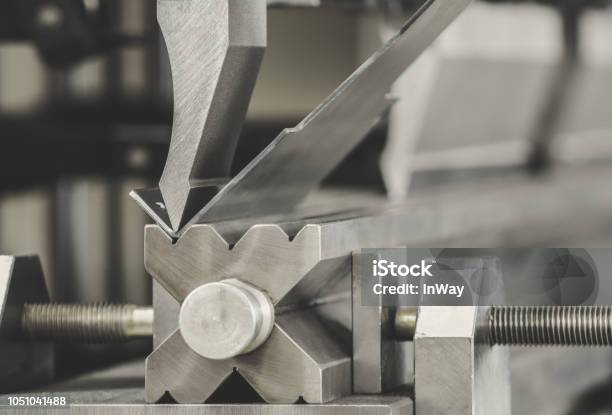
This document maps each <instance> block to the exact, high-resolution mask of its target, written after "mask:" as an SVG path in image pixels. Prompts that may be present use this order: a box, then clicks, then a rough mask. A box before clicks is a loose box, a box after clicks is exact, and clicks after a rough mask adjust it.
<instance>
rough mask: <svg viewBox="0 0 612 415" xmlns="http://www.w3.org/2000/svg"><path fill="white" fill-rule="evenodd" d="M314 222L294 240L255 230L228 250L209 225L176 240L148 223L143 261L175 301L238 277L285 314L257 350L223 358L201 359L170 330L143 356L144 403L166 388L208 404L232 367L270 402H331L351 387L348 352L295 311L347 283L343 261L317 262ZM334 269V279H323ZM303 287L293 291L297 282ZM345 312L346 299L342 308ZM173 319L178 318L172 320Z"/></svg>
mask: <svg viewBox="0 0 612 415" xmlns="http://www.w3.org/2000/svg"><path fill="white" fill-rule="evenodd" d="M317 242H318V232H317V229H316V227H312V228H311V229H305V230H304V231H303V232H302V233H301V235H298V236H296V237H295V238H294V239H293V240H292V241H290V240H289V238H288V236H287V234H285V233H284V232H283V231H282V230H281V229H280V228H279V227H277V226H259V227H255V228H253V229H252V230H251V231H250V232H249V233H248V234H247V235H245V236H244V237H243V238H242V240H241V241H240V242H238V243H237V244H236V245H235V246H233V247H232V249H230V247H229V245H228V243H227V242H226V241H225V240H224V239H223V238H221V237H220V236H219V234H218V233H217V232H216V231H215V230H214V229H213V228H212V227H210V226H206V225H203V226H194V227H191V228H190V230H189V232H187V233H186V234H185V235H184V237H183V238H181V239H180V240H179V241H178V242H177V243H176V244H173V243H172V241H171V240H170V239H169V238H168V236H167V235H166V233H164V232H163V231H162V230H161V229H159V228H158V227H153V226H150V227H147V229H146V243H145V266H146V268H147V270H148V272H149V273H150V274H151V275H153V276H154V277H155V279H156V280H157V282H159V283H160V285H161V286H163V287H164V288H165V289H166V290H167V291H168V292H169V293H170V294H171V295H172V296H173V297H174V298H175V300H176V301H178V302H182V301H183V300H184V298H185V297H186V296H187V295H189V294H190V293H191V292H193V291H194V290H195V289H196V288H198V287H200V286H201V285H203V284H206V283H213V282H218V281H222V280H227V279H230V278H239V279H242V280H243V281H244V282H248V283H249V284H252V285H254V286H255V287H257V288H258V289H260V290H262V291H265V292H266V293H267V294H268V295H269V297H270V299H271V301H272V302H273V303H274V305H275V307H276V308H277V310H276V311H277V314H278V313H279V312H280V310H279V308H281V307H283V308H284V309H283V311H282V312H283V313H282V314H280V315H277V316H276V321H275V325H274V328H273V330H272V333H271V335H270V337H269V338H268V340H267V341H266V342H265V343H263V344H262V345H261V346H260V347H259V348H258V349H256V350H254V351H253V352H251V353H248V354H246V355H241V356H238V357H236V358H233V359H226V360H222V361H218V360H210V359H205V358H203V357H201V356H200V355H199V354H198V353H196V352H195V351H193V349H192V348H191V347H189V346H188V345H187V344H186V343H185V341H184V339H183V336H182V335H181V330H179V329H178V328H175V329H174V332H173V333H171V334H169V336H168V337H167V338H166V339H165V341H164V342H162V343H161V344H160V345H159V346H158V347H157V348H156V350H155V351H154V352H153V353H152V354H151V355H150V356H149V358H148V359H147V385H146V387H147V400H149V401H157V400H158V399H159V398H161V396H162V395H163V394H164V392H165V391H169V392H170V393H171V394H172V396H173V397H174V398H175V399H176V400H177V401H179V402H182V403H186V402H190V403H194V402H203V401H205V400H206V399H207V398H208V397H209V396H210V395H211V394H212V393H213V392H214V391H215V390H216V389H217V388H218V386H219V385H221V384H222V383H223V381H224V380H225V379H226V378H227V377H228V376H229V375H230V374H231V373H232V371H233V370H234V368H235V370H236V371H237V372H238V373H239V374H241V375H242V376H243V377H244V378H245V379H246V380H247V381H248V382H249V383H250V384H251V385H252V386H253V387H254V389H255V390H257V392H258V393H259V394H260V395H261V396H262V397H263V398H264V399H266V400H267V401H269V402H295V401H296V400H297V399H298V398H299V397H300V396H301V397H303V398H304V399H305V400H306V401H307V402H311V403H319V402H328V401H330V400H333V399H335V398H338V397H341V396H345V395H347V394H348V393H349V391H350V357H349V355H348V353H347V352H346V351H345V348H344V347H343V346H342V345H341V344H340V343H339V342H338V341H337V340H336V339H334V338H333V336H331V337H330V336H329V335H328V334H326V333H327V332H326V329H325V326H324V325H323V324H322V322H321V321H320V319H319V318H318V317H317V315H316V313H315V312H313V311H310V310H300V311H292V309H293V307H292V305H293V304H294V303H295V302H296V301H297V300H295V297H292V293H294V292H299V293H300V295H299V301H300V302H302V301H308V300H310V299H311V298H313V297H314V296H315V295H316V294H317V293H318V292H319V291H320V290H322V289H323V288H324V287H325V285H328V284H330V283H333V282H335V281H337V280H338V278H342V277H344V278H345V279H347V280H348V275H349V272H350V271H349V268H350V267H349V264H348V263H347V261H346V260H345V259H341V260H339V261H337V260H336V261H334V260H333V259H336V258H333V259H332V258H330V260H329V261H325V260H321V259H320V255H319V245H318V243H317ZM330 271H338V276H337V277H336V278H328V277H329V274H328V273H329V272H330ZM303 284H306V285H307V287H308V288H303V289H300V290H299V291H295V289H296V286H299V285H301V286H302V287H305V285H303ZM346 313H348V314H350V304H349V306H348V307H346ZM176 324H177V323H175V325H176Z"/></svg>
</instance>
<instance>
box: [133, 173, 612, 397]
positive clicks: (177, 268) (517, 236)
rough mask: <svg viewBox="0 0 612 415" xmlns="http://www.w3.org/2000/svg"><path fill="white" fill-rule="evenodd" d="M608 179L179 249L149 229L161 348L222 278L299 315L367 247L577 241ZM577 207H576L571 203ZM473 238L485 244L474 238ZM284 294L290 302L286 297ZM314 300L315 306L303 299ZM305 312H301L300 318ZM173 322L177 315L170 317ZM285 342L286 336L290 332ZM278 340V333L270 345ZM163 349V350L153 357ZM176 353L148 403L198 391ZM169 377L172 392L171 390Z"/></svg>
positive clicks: (422, 200)
mask: <svg viewBox="0 0 612 415" xmlns="http://www.w3.org/2000/svg"><path fill="white" fill-rule="evenodd" d="M609 172H610V168H609V167H606V166H583V167H580V168H578V167H575V168H571V169H569V168H568V169H560V170H559V171H557V172H556V173H555V174H553V175H548V176H546V177H542V178H540V179H539V180H538V181H532V180H531V179H530V178H528V177H526V176H525V175H523V174H517V175H516V176H514V177H513V176H505V177H503V178H501V179H496V178H492V179H486V180H484V181H481V182H479V183H470V184H467V185H461V186H454V187H453V188H449V189H447V191H446V192H445V195H444V196H443V197H442V196H440V195H439V194H437V193H435V194H427V193H424V194H421V195H417V196H415V197H414V198H413V199H412V200H410V201H407V202H405V203H402V204H387V205H385V204H384V203H378V207H377V208H368V209H365V210H364V211H359V210H358V209H354V210H353V211H349V212H346V213H344V214H343V213H340V212H338V206H341V207H345V206H347V205H350V206H355V207H356V206H359V205H360V204H359V202H358V200H354V201H353V202H352V203H350V204H347V203H346V199H345V198H342V197H340V198H338V199H337V203H336V204H335V209H334V208H332V207H328V209H327V211H328V212H332V213H331V214H329V215H324V214H323V213H321V214H320V215H319V216H316V217H314V216H312V215H310V213H312V210H309V209H305V210H304V211H302V215H300V212H294V215H293V216H292V215H286V216H284V217H271V218H268V219H265V218H264V219H262V222H263V223H266V222H267V221H268V220H269V221H270V222H275V223H277V224H278V225H259V226H256V227H253V228H252V229H251V230H250V231H249V232H246V230H248V228H249V221H245V222H241V221H231V222H222V223H218V224H214V225H195V226H192V227H190V229H189V230H188V231H187V232H186V233H185V235H184V236H183V237H182V238H180V239H179V240H178V241H176V243H174V244H173V242H174V241H173V240H172V239H171V238H170V237H169V236H168V235H167V233H166V232H164V231H163V230H162V229H160V228H159V227H157V226H149V227H147V230H146V246H145V250H146V254H145V262H146V266H147V269H148V271H149V273H150V274H151V275H152V276H153V277H155V278H156V280H157V284H158V286H160V287H164V288H163V289H159V290H157V291H160V292H159V293H157V294H156V295H155V298H156V301H157V302H156V304H158V303H160V304H165V305H164V309H163V310H167V311H164V312H163V313H162V312H160V313H157V316H156V324H157V322H158V321H160V332H159V333H156V344H160V343H161V342H162V341H163V340H164V339H166V338H168V339H173V341H174V337H173V333H175V330H176V328H177V321H178V317H177V313H178V307H179V303H180V302H181V301H182V299H183V298H184V297H185V296H186V295H188V293H189V292H191V291H192V290H193V289H195V288H197V287H198V286H200V285H202V284H204V283H206V282H210V280H211V278H212V279H215V280H222V279H227V278H230V277H231V278H236V277H238V278H241V277H243V276H245V277H244V278H245V280H246V281H247V282H249V283H252V284H253V285H255V286H258V287H259V288H261V289H265V287H264V285H267V284H273V286H272V287H271V290H267V289H266V292H267V293H268V294H269V295H270V297H271V299H272V301H273V303H274V304H275V307H276V309H277V313H278V311H279V308H285V309H289V310H292V309H295V304H296V303H298V304H299V303H300V293H304V295H303V297H301V299H302V300H304V299H308V298H311V299H313V298H314V297H317V296H318V295H319V294H320V293H321V292H323V291H321V289H322V288H321V287H322V286H323V284H324V283H325V282H329V281H328V280H329V277H330V276H336V278H338V277H337V276H338V275H341V274H343V273H346V274H347V275H350V255H351V253H352V252H353V251H355V250H358V249H361V248H368V247H370V248H376V247H381V246H394V245H398V246H401V245H411V246H414V245H423V244H424V245H428V244H431V246H436V245H435V244H440V243H443V244H447V243H448V241H457V240H462V239H463V240H465V238H471V239H470V241H472V242H473V241H474V240H476V241H481V242H480V243H481V244H482V245H486V246H498V245H499V244H503V243H504V241H508V240H511V241H512V243H513V244H514V245H520V244H533V243H534V241H535V242H537V241H546V240H550V238H558V237H566V236H570V235H571V236H574V237H575V235H578V234H580V232H585V231H590V230H592V229H593V228H594V227H598V226H600V225H602V224H604V223H607V222H608V221H609V219H610V217H611V216H610V215H611V213H610V212H612V209H610V207H611V206H612V196H611V195H610V194H608V193H606V192H596V193H593V192H592V191H591V190H590V189H592V188H593V186H595V187H597V186H600V187H602V188H604V187H605V186H606V185H607V177H608V175H609ZM500 180H503V183H504V186H502V187H500V186H499V183H500ZM587 184H588V186H587ZM332 199H333V197H332ZM364 199H367V198H364ZM572 200H573V201H575V203H567V202H568V201H572ZM332 204H333V203H332ZM552 207H554V209H552ZM304 212H306V213H304ZM492 212H495V214H491V213H492ZM575 217H581V218H584V220H581V221H572V222H571V226H568V224H569V223H570V222H568V219H569V218H575ZM270 222H268V223H270ZM534 224H538V225H537V226H534ZM559 225H564V226H559ZM245 232H246V233H245ZM474 235H482V237H481V239H478V237H476V239H474ZM289 236H291V238H290V237H289ZM476 243H478V242H476ZM303 276H306V277H304V278H303ZM347 290H350V287H349V288H348V289H347ZM166 291H167V292H166ZM287 293H288V294H289V295H285V294H287ZM166 294H167V295H166ZM283 296H285V297H286V298H285V297H283ZM160 298H161V301H160ZM309 302H312V301H311V300H306V303H309ZM348 310H350V305H349V308H348ZM156 311H157V309H156ZM301 312H302V311H299V310H298V311H295V312H294V314H299V313H301ZM166 314H167V315H168V316H170V314H172V317H167V316H166ZM289 314H291V313H289ZM348 314H349V315H350V311H349V312H348ZM281 316H282V317H284V316H286V314H281ZM315 317H316V316H315ZM158 319H159V320H158ZM162 321H163V323H164V324H161V322H162ZM308 324H312V325H313V326H316V327H318V328H319V330H318V331H317V332H321V331H325V330H324V328H323V327H322V325H321V322H320V321H319V320H318V319H317V318H313V319H312V320H311V322H310V323H305V325H306V326H307V325H308ZM277 326H278V321H277ZM162 330H163V331H162ZM275 330H276V328H275ZM327 332H328V333H329V331H327ZM279 334H282V335H283V336H284V335H286V332H285V333H282V332H279ZM328 336H329V334H328ZM328 336H324V337H328ZM179 337H180V336H179ZM273 337H274V332H273V334H272V336H271V339H272V338H273ZM312 337H316V336H312ZM268 343H270V341H268V342H266V343H265V344H264V345H263V346H262V347H260V348H259V349H258V350H256V351H254V352H252V353H251V354H252V355H258V356H259V358H260V359H261V360H260V366H259V368H258V369H257V370H256V371H255V372H256V374H257V375H260V376H262V377H263V376H264V375H266V376H269V378H270V379H272V380H273V381H274V382H276V384H275V387H276V388H278V390H275V391H274V392H275V393H278V394H283V395H285V398H286V399H288V398H287V396H291V395H292V394H293V393H295V389H296V388H294V386H295V385H291V381H287V379H290V380H291V379H292V378H293V377H294V376H295V375H296V373H295V370H294V369H295V366H294V367H293V368H294V369H292V370H294V371H293V373H289V374H288V375H286V376H287V377H286V379H285V380H284V382H285V383H289V385H288V386H287V385H286V384H283V383H282V382H281V381H280V378H281V377H282V376H281V371H280V369H278V370H279V371H278V372H275V371H276V370H277V369H275V366H276V365H278V362H279V360H280V355H282V354H281V353H279V350H282V347H284V346H282V345H281V346H278V349H274V347H277V346H276V345H273V346H270V345H268ZM331 343H332V345H333V343H334V342H331ZM298 344H299V342H298ZM266 347H269V348H270V349H273V350H274V351H273V352H269V353H268V354H266V355H264V353H263V352H262V350H264V348H266ZM335 347H337V346H335ZM270 349H268V350H270ZM162 350H163V344H161V345H160V346H159V347H158V349H157V350H156V352H155V353H154V355H153V356H155V355H156V354H157V353H162ZM176 350H180V352H179V353H176V354H175V353H167V356H166V357H165V358H167V359H169V360H170V361H169V362H166V363H163V360H164V358H159V359H157V358H155V360H158V363H156V365H158V367H156V366H155V365H152V366H151V367H150V369H151V370H149V372H148V374H147V379H148V381H150V382H153V383H151V385H150V386H148V390H149V391H150V399H151V400H155V399H157V398H158V397H159V396H160V395H158V394H163V391H164V390H172V389H181V388H182V383H189V382H191V384H193V383H194V382H195V381H194V379H198V377H197V376H199V371H200V370H204V369H205V368H204V367H202V368H200V369H196V368H195V366H190V363H189V362H186V363H185V368H184V369H179V368H178V365H177V364H176V363H177V360H178V361H180V360H183V359H187V358H188V354H186V353H184V349H181V348H177V349H176ZM292 350H293V352H296V354H297V355H304V354H302V353H303V352H302V349H300V348H299V347H296V348H295V349H292ZM296 350H297V351H296ZM181 353H183V354H181ZM308 353H310V351H308ZM306 354H307V353H306ZM153 358H154V357H152V358H150V359H153ZM237 363H240V362H237ZM292 363H293V362H292ZM164 365H165V366H164ZM166 366H167V368H166ZM236 366H237V367H238V366H239V365H238V364H237V365H236ZM289 372H291V370H289ZM177 373H178V375H177ZM283 376H284V375H283ZM181 377H182V379H181ZM168 379H170V380H172V384H165V383H164V382H165V381H166V380H168ZM215 379H217V378H215ZM181 382H182V383H181ZM213 383H216V382H213ZM202 384H206V383H205V382H203V383H202ZM215 387H216V386H215ZM164 388H167V389H164ZM190 393H191V394H192V395H189V396H191V397H193V396H198V399H199V398H201V397H202V396H206V393H204V394H203V395H200V394H199V392H198V391H192V392H190Z"/></svg>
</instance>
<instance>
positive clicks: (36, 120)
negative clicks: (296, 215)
mask: <svg viewBox="0 0 612 415" xmlns="http://www.w3.org/2000/svg"><path fill="white" fill-rule="evenodd" d="M268 3H269V6H270V10H269V22H268V51H267V53H266V55H265V58H264V62H263V66H262V71H261V73H260V76H259V78H258V81H257V84H256V87H255V93H254V98H253V101H252V102H251V106H250V108H249V112H248V115H247V122H246V124H245V127H244V129H243V131H242V134H241V139H240V142H239V144H238V151H237V153H236V159H235V162H234V166H233V168H232V170H233V171H234V172H237V171H239V170H240V169H241V168H242V167H243V166H244V165H245V164H246V163H247V162H248V161H250V160H251V159H252V158H253V157H254V156H255V155H256V154H257V153H258V152H259V151H260V150H261V149H262V148H264V146H265V145H266V144H268V142H269V141H270V140H271V139H272V138H273V137H275V135H276V134H277V133H278V132H279V131H280V130H282V129H283V128H285V127H287V126H289V125H295V124H296V123H297V122H298V121H299V120H301V119H302V118H303V117H304V115H306V114H307V113H309V112H310V111H311V110H312V109H313V108H314V107H315V106H316V105H317V104H318V103H319V102H320V101H321V100H322V99H324V98H325V97H326V96H327V95H328V94H329V93H330V92H332V91H333V90H334V89H335V88H336V87H337V85H339V84H340V83H341V82H342V81H343V80H344V79H345V78H346V77H347V76H348V75H349V74H350V73H351V72H352V71H353V70H354V69H355V68H356V67H357V65H358V64H359V63H361V62H363V61H364V60H365V59H366V58H367V57H368V56H369V55H370V54H371V53H372V52H373V51H374V50H376V49H378V48H379V47H380V45H381V44H382V43H383V42H384V41H385V40H387V39H388V38H389V37H390V36H391V35H392V34H393V33H395V32H396V31H397V30H398V28H399V26H398V22H399V21H401V20H402V17H403V16H404V15H405V13H406V12H408V11H410V10H414V8H415V7H417V6H418V5H419V2H418V1H397V0H396V1H393V0H379V1H375V0H363V1H359V0H353V1H352V0H344V1H340V0H320V1H317V0H270V1H269V2H268ZM606 3H607V2H605V1H590V2H587V1H578V0H566V1H563V2H506V1H491V2H476V3H474V4H472V5H471V6H470V7H469V8H468V9H467V11H466V12H465V13H464V14H463V15H462V16H461V17H460V18H459V19H458V20H457V21H456V22H455V23H454V24H453V25H452V26H451V27H450V28H449V29H448V30H447V31H446V32H445V33H443V35H442V36H441V37H440V38H439V40H438V41H436V43H435V44H434V45H433V46H432V48H430V50H429V51H428V52H427V53H426V54H424V55H423V56H422V57H421V58H420V59H419V61H417V63H416V64H415V65H413V66H412V67H411V68H410V69H409V70H408V72H407V74H406V75H405V76H404V77H403V78H402V79H401V80H400V81H399V82H398V83H397V84H396V86H395V87H394V91H393V95H395V96H397V97H398V99H399V100H398V104H397V105H396V106H395V107H394V109H393V110H392V111H391V113H390V114H389V117H388V119H387V120H386V121H385V122H383V123H382V124H381V125H379V126H378V127H377V128H376V129H375V130H374V131H372V133H371V134H370V137H368V139H367V140H365V141H364V142H363V143H362V144H361V145H360V146H359V147H358V148H357V149H355V150H354V151H353V152H352V153H351V155H350V156H349V158H348V159H347V160H345V161H344V162H343V163H342V165H340V166H339V167H338V168H337V169H336V170H335V171H334V173H332V175H331V176H330V177H328V179H327V180H326V183H325V184H326V186H328V187H339V186H341V187H343V188H345V187H359V188H360V189H361V188H366V190H368V191H374V192H376V193H378V194H384V193H387V194H388V195H389V197H391V198H392V199H394V200H403V199H405V198H406V197H410V196H412V195H421V194H429V193H431V192H436V189H438V188H439V189H447V188H448V186H449V184H453V183H465V182H470V181H476V180H478V179H482V178H483V177H487V178H488V177H493V176H495V177H497V176H499V177H502V178H503V177H504V175H505V174H507V173H508V171H515V170H516V169H520V168H522V167H525V170H530V171H531V172H532V173H534V174H535V176H534V180H537V177H538V176H537V174H540V173H542V172H544V173H545V172H546V169H547V168H550V167H551V166H553V168H554V166H555V165H557V164H563V165H565V164H572V165H573V164H580V163H586V162H588V163H590V162H593V161H598V162H603V163H606V162H610V161H611V160H612V109H611V108H612V46H611V44H610V42H609V39H611V38H612V12H611V11H610V10H609V9H608V8H607V7H606V6H607V4H606ZM171 122H172V86H171V81H170V70H169V62H168V57H167V53H166V50H165V45H164V42H163V40H162V38H161V37H160V33H159V29H158V26H157V19H156V4H155V2H152V1H150V0H130V1H121V0H82V1H80V0H79V1H76V0H75V1H68V0H63V1H60V0H29V1H23V0H21V1H17V0H16V1H3V4H2V5H0V139H1V140H2V150H1V151H0V251H1V252H2V253H3V254H22V253H32V252H36V253H39V254H40V255H41V258H42V262H43V264H42V265H43V268H44V271H45V276H46V278H47V286H48V287H49V290H50V296H51V298H53V299H54V300H55V301H62V302H105V301H114V302H129V303H133V304H139V305H146V304H149V303H150V301H151V296H152V294H151V290H152V287H151V286H152V283H151V278H150V277H148V276H147V275H146V272H145V271H144V267H143V263H142V258H143V245H144V236H143V227H144V225H145V224H146V223H147V222H148V220H147V219H146V218H145V215H144V214H143V213H142V211H141V209H140V208H139V207H138V206H136V204H134V203H133V201H131V200H130V199H129V197H128V192H129V191H130V190H131V189H134V188H142V187H149V186H151V185H152V184H153V183H155V182H156V181H157V180H158V179H159V177H160V175H161V172H162V168H163V162H164V160H165V157H166V153H167V150H168V144H169V138H170V127H171ZM599 179H602V178H599ZM568 182H571V178H568ZM602 182H604V183H605V180H603V179H602V180H595V181H594V182H593V183H594V187H593V188H592V189H588V190H591V191H592V192H604V191H605V190H604V189H602V187H597V186H601V183H602ZM500 183H504V182H503V180H502V181H500ZM595 183H597V184H595ZM511 184H512V183H511V182H510V181H509V182H508V185H509V186H511ZM443 192H446V190H443ZM586 193H588V192H586ZM556 208H557V207H555V206H551V207H550V209H551V215H552V214H554V212H555V209H556ZM559 210H562V209H561V208H559ZM605 223H606V221H605V220H602V221H599V222H597V225H596V226H593V227H592V229H591V230H590V231H589V232H587V233H581V234H580V235H577V236H576V237H573V238H569V237H568V235H563V239H554V238H552V237H551V238H549V239H551V240H552V241H554V242H555V243H559V244H564V243H565V244H576V245H577V244H580V243H582V244H585V243H586V244H589V243H590V244H596V245H606V244H607V245H609V243H610V241H612V238H611V235H612V228H610V227H609V226H608V225H605ZM487 236H488V235H486V233H485V232H483V234H481V235H480V238H482V240H485V241H486V240H487ZM441 242H442V241H441ZM464 242H465V243H468V244H469V243H471V244H478V243H479V239H478V238H472V239H467V240H464ZM149 349H150V344H149V343H148V342H143V343H142V344H132V345H129V346H113V347H112V348H110V349H109V348H108V347H107V346H104V348H102V347H101V346H96V347H91V346H88V347H76V346H62V347H59V348H58V351H57V353H58V356H59V361H58V365H57V367H58V368H59V374H60V376H66V375H69V374H73V373H75V372H77V371H81V370H87V369H90V368H93V367H99V366H101V365H106V364H108V363H110V362H112V361H117V360H121V359H125V358H128V357H131V356H141V355H142V356H144V355H145V354H146V353H147V352H148V350H149ZM102 350H103V351H104V353H100V352H101V351H102ZM605 353H606V354H605V355H604V354H603V352H602V359H608V360H610V359H609V357H610V356H609V353H607V352H605ZM533 356H534V355H533V354H530V355H529V356H527V355H525V356H524V357H523V359H524V360H520V359H519V360H518V362H519V363H518V366H520V365H521V364H523V366H524V367H527V368H528V367H529V366H531V364H530V363H520V362H528V361H530V359H535V357H533ZM550 356H551V354H550V353H549V352H546V355H545V356H539V358H541V359H544V360H546V359H550ZM581 358H582V357H581ZM591 359H594V360H593V368H597V370H598V371H599V372H601V371H602V370H603V369H602V368H601V365H600V360H597V358H591ZM568 361H576V360H568ZM84 362H87V363H86V364H84ZM576 362H577V361H576ZM576 364H578V363H576ZM584 364H585V365H586V364H588V362H587V363H584ZM559 370H560V369H559ZM599 372H598V374H597V376H598V377H603V378H605V376H609V370H607V371H606V372H605V373H599ZM584 383H585V384H586V383H588V382H587V381H585V382H584ZM581 386H584V385H581ZM532 392H533V389H532V390H531V391H530V390H526V391H524V392H523V393H524V394H526V395H530V396H531V398H532V399H533V400H537V398H538V395H537V394H536V393H532ZM519 393H520V392H519ZM564 402H565V403H567V399H566V400H565V401H564ZM553 413H554V412H553Z"/></svg>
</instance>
